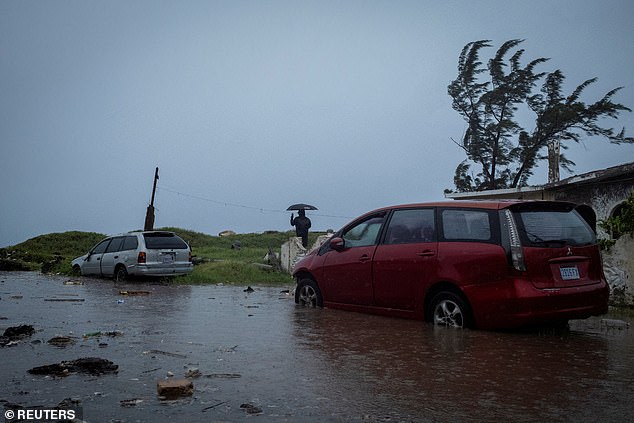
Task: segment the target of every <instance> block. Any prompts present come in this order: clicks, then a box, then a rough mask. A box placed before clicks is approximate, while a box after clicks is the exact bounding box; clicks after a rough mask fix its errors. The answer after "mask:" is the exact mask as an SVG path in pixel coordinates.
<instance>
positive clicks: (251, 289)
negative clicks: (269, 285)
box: [244, 286, 255, 293]
mask: <svg viewBox="0 0 634 423" xmlns="http://www.w3.org/2000/svg"><path fill="white" fill-rule="evenodd" d="M253 291H255V290H254V289H253V288H251V287H250V286H248V287H247V289H245V290H244V292H249V293H251V292H253Z"/></svg>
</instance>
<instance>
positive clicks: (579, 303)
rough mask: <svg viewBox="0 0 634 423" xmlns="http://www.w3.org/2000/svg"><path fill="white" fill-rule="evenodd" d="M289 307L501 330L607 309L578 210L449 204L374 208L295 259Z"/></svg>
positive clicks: (529, 204) (533, 204)
mask: <svg viewBox="0 0 634 423" xmlns="http://www.w3.org/2000/svg"><path fill="white" fill-rule="evenodd" d="M293 276H294V278H295V280H296V282H297V287H296V289H295V302H296V303H298V304H302V305H310V306H317V307H323V306H325V307H330V308H340V309H346V310H352V311H361V312H368V313H375V314H383V315H387V316H396V317H405V318H412V319H419V320H426V321H428V322H432V323H434V324H435V325H441V326H452V327H472V328H487V329H501V328H514V327H520V326H529V325H534V324H543V323H557V324H560V323H565V322H567V321H568V320H569V319H583V318H587V317H589V316H592V315H600V314H604V313H606V312H607V308H608V294H609V289H608V285H607V283H606V280H605V276H604V275H603V268H602V264H601V257H600V253H599V247H598V245H597V242H596V237H595V234H594V232H593V230H592V229H591V228H590V227H589V226H588V224H587V223H586V222H585V221H584V220H583V218H582V217H581V216H580V215H579V214H578V213H577V212H576V211H575V205H574V204H571V203H565V202H553V201H451V202H437V203H422V204H409V205H401V206H394V207H386V208H382V209H378V210H375V211H372V212H369V213H366V214H364V215H363V216H361V217H359V218H357V219H355V220H353V221H352V222H351V223H349V224H348V225H346V226H345V227H344V228H342V229H341V230H339V231H338V232H336V233H335V234H334V235H333V237H332V238H330V239H329V240H328V241H327V242H326V243H324V244H323V245H322V246H321V247H320V248H319V249H316V250H313V251H312V252H311V253H310V254H309V255H308V256H306V257H305V258H303V259H302V260H301V261H299V262H298V263H297V264H296V265H295V268H294V271H293Z"/></svg>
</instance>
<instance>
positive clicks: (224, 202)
mask: <svg viewBox="0 0 634 423" xmlns="http://www.w3.org/2000/svg"><path fill="white" fill-rule="evenodd" d="M157 189H158V190H159V191H165V192H169V193H172V194H177V195H180V196H183V197H188V198H192V199H195V200H200V201H205V202H208V203H213V204H218V205H222V206H225V207H236V208H241V209H247V210H255V211H259V212H260V213H280V214H287V213H288V210H282V209H267V208H264V207H255V206H247V205H245V204H237V203H231V202H228V201H221V200H214V199H211V198H207V197H202V196H200V195H194V194H188V193H185V192H182V191H178V190H176V189H172V188H166V187H161V186H158V187H157ZM311 214H312V215H313V216H319V217H332V218H336V219H352V217H350V216H338V215H330V214H321V213H312V212H311Z"/></svg>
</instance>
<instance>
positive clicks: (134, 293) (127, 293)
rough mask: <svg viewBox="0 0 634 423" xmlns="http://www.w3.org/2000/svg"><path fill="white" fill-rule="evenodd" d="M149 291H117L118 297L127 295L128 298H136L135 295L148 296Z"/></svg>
mask: <svg viewBox="0 0 634 423" xmlns="http://www.w3.org/2000/svg"><path fill="white" fill-rule="evenodd" d="M150 294H151V292H150V291H119V295H128V296H136V295H150Z"/></svg>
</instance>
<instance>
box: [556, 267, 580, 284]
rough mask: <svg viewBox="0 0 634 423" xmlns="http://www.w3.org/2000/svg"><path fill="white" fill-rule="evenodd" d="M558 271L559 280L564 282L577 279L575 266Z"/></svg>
mask: <svg viewBox="0 0 634 423" xmlns="http://www.w3.org/2000/svg"><path fill="white" fill-rule="evenodd" d="M559 271H560V272H561V279H563V280H565V281H570V280H573V279H579V269H577V266H573V267H560V268H559Z"/></svg>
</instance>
